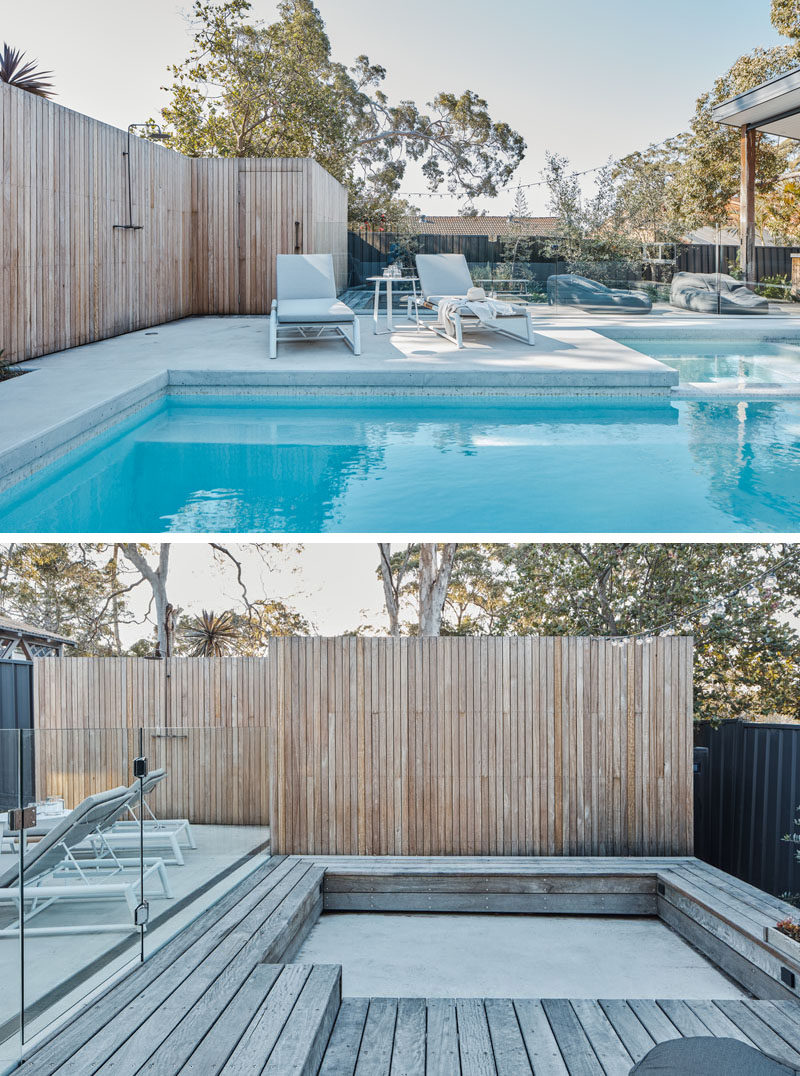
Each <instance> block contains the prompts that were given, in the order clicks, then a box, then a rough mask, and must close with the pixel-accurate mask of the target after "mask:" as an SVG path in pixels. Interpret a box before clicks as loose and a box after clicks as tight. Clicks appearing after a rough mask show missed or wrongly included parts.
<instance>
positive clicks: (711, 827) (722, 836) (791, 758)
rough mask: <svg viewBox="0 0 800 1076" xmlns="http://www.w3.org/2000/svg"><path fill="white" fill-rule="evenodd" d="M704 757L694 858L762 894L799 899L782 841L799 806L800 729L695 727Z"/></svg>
mask: <svg viewBox="0 0 800 1076" xmlns="http://www.w3.org/2000/svg"><path fill="white" fill-rule="evenodd" d="M695 744H696V746H698V747H704V748H706V749H707V750H708V758H707V764H706V766H705V768H704V772H701V773H698V774H696V777H695V838H694V843H695V854H696V855H697V856H699V858H700V859H704V860H706V861H707V862H708V863H711V864H713V865H714V866H715V867H719V868H720V869H721V870H724V871H727V872H728V873H729V874H734V875H736V877H737V878H742V879H743V880H744V881H746V882H750V884H751V885H755V886H758V888H759V889H764V890H766V891H767V892H768V893H773V894H774V895H776V896H780V895H781V894H782V893H800V863H798V862H797V859H796V857H795V854H794V850H793V848H792V846H791V845H789V844H787V843H786V842H784V841H783V840H782V838H783V837H784V836H785V835H786V834H787V833H788V832H790V830H791V829H792V823H793V820H794V819H795V818H796V817H797V814H798V811H797V808H798V805H800V725H767V724H760V723H754V722H743V721H723V722H722V723H721V724H720V725H719V726H718V727H717V728H714V727H713V726H712V725H711V724H708V723H701V724H699V725H697V726H696V728H695Z"/></svg>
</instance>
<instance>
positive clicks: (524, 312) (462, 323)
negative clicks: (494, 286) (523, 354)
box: [408, 254, 535, 348]
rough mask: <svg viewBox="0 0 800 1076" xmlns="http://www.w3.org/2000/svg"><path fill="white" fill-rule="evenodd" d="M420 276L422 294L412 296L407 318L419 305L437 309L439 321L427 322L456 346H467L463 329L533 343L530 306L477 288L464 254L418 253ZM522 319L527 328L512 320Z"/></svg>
mask: <svg viewBox="0 0 800 1076" xmlns="http://www.w3.org/2000/svg"><path fill="white" fill-rule="evenodd" d="M416 263H417V276H418V277H419V284H420V292H421V295H416V296H413V295H412V296H409V299H408V318H409V320H411V316H412V312H416V314H417V321H418V323H419V309H420V307H422V308H423V309H426V310H434V311H436V314H437V318H438V320H437V322H435V323H433V324H428V325H427V326H426V327H427V328H430V329H431V330H432V331H433V332H435V333H437V335H439V336H442V337H444V338H445V339H446V340H450V341H451V343H454V344H455V345H456V347H459V348H463V346H464V331H465V330H473V329H485V330H490V331H492V332H498V333H502V334H503V335H504V336H510V337H511V338H512V340H521V341H523V343H526V344H531V345H533V344H534V342H535V341H534V333H533V319H532V317H531V310H530V307H527V306H520V305H519V304H517V303H505V302H499V301H498V300H496V299H493V298H491V297H488V296H486V295H485V293H484V292H483V289H482V288H474V287H473V285H472V277H471V275H470V271H469V266H468V265H467V259H466V258H465V257H464V255H463V254H418V255H417V257H416ZM520 320H521V321H522V322H523V325H524V331H523V332H522V333H520V332H515V331H514V330H512V329H511V328H509V327H508V326H509V323H510V322H514V321H516V322H519V321H520Z"/></svg>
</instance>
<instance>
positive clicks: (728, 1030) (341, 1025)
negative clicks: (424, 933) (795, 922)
mask: <svg viewBox="0 0 800 1076" xmlns="http://www.w3.org/2000/svg"><path fill="white" fill-rule="evenodd" d="M791 1006H792V1003H791V1002H770V1001H707V1000H688V1001H684V1000H675V999H666V1000H661V1001H655V1000H645V999H630V1000H624V999H612V1000H608V999H603V1000H600V1001H593V1000H587V999H572V1000H567V999H553V998H544V999H531V998H515V999H509V998H483V999H482V998H466V999H465V998H458V999H454V998H427V999H423V998H397V999H391V998H373V999H369V998H345V999H344V1001H343V1002H342V1008H341V1010H340V1015H339V1019H338V1020H337V1024H336V1026H335V1027H334V1031H333V1034H332V1035H331V1038H330V1042H329V1044H328V1048H327V1050H326V1052H325V1055H324V1056H323V1061H322V1067H321V1069H320V1076H334V1074H336V1076H352V1073H354V1072H355V1073H357V1074H359V1076H362V1074H363V1076H366V1074H369V1076H375V1074H376V1073H382V1074H384V1076H389V1073H390V1072H391V1074H392V1076H400V1074H402V1076H417V1074H419V1076H445V1074H447V1076H453V1074H454V1073H460V1074H462V1076H467V1074H469V1076H475V1074H479V1076H517V1074H519V1076H525V1074H526V1073H527V1074H530V1073H535V1076H627V1074H628V1072H629V1071H630V1069H631V1067H632V1065H633V1064H634V1062H635V1061H638V1060H641V1058H642V1057H644V1056H645V1055H646V1054H647V1053H648V1052H649V1051H650V1050H651V1049H652V1048H653V1046H654V1045H655V1044H656V1043H657V1042H663V1041H665V1040H667V1039H675V1038H681V1037H687V1036H693V1035H702V1036H713V1037H723V1038H738V1039H740V1040H741V1041H742V1042H744V1043H746V1044H748V1045H750V1046H754V1045H755V1046H756V1048H758V1049H762V1050H764V1051H765V1052H767V1053H770V1054H771V1055H773V1056H775V1057H778V1058H780V1059H781V1060H783V1061H785V1062H786V1063H787V1064H791V1065H797V1064H798V1060H797V1058H798V1055H797V1052H796V1050H795V1049H794V1047H793V1045H792V1042H793V1041H794V1042H795V1043H796V1042H797V1038H796V1031H797V1028H798V1026H799V1025H798V1023H796V1022H795V1014H794V1013H793V1011H792V1009H791ZM374 1007H377V1009H376V1010H375V1013H374V1018H373V1023H372V1027H371V1030H370V1040H369V1043H370V1045H369V1050H368V1053H367V1054H365V1053H364V1051H363V1045H364V1042H362V1030H364V1031H365V1030H366V1028H365V1023H366V1022H367V1011H368V1009H369V1010H370V1011H373V1008H374ZM782 1007H786V1008H785V1009H784V1008H782ZM404 1008H405V1010H406V1013H407V1016H408V1017H409V1018H413V1024H414V1027H415V1029H416V1041H415V1049H414V1051H413V1053H411V1054H409V1053H408V1052H407V1051H408V1046H409V1042H410V1034H409V1028H410V1026H411V1025H410V1023H409V1022H408V1021H407V1020H406V1021H404V1020H403V1019H401V1015H400V1014H401V1012H402V1011H403V1009H404ZM796 1008H797V1018H798V1020H800V1005H798V1006H796ZM412 1014H413V1017H412ZM776 1014H777V1015H779V1016H781V1017H782V1020H779V1021H776V1020H775V1016H776ZM395 1017H396V1018H395ZM425 1026H427V1034H426V1033H425V1031H424V1030H423V1028H424V1027H425ZM392 1027H393V1028H394V1040H392V1038H391V1028H392ZM793 1036H794V1038H793ZM390 1059H391V1060H390ZM395 1061H396V1062H397V1063H396V1064H395ZM390 1063H391V1068H390V1067H389V1066H390Z"/></svg>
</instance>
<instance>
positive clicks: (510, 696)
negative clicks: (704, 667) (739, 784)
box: [269, 637, 692, 855]
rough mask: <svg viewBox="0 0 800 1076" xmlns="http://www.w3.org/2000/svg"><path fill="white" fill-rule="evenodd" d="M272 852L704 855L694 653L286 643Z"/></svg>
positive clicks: (280, 651) (518, 642)
mask: <svg viewBox="0 0 800 1076" xmlns="http://www.w3.org/2000/svg"><path fill="white" fill-rule="evenodd" d="M269 677H270V695H271V698H272V705H271V706H270V707H269V715H270V718H271V737H270V747H271V765H270V770H271V773H272V777H273V780H272V784H271V788H272V802H271V808H270V815H271V820H272V829H271V836H272V842H273V844H272V846H273V850H274V851H276V852H292V853H308V854H333V855H348V854H349V855H357V854H367V855H654V854H664V855H667V854H670V855H678V854H685V853H689V852H691V848H692V768H691V754H692V735H691V733H692V640H691V639H688V638H664V639H658V640H656V641H655V642H653V643H648V644H645V645H642V646H637V645H635V644H633V643H629V644H626V645H624V646H621V647H617V646H612V645H611V644H610V643H609V642H607V641H602V640H596V639H582V638H546V639H537V638H496V637H481V638H442V639H425V640H418V639H400V640H387V639H359V638H345V639H288V638H287V639H276V640H274V642H273V644H272V649H271V655H270V662H269Z"/></svg>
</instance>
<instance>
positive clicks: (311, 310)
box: [278, 298, 355, 325]
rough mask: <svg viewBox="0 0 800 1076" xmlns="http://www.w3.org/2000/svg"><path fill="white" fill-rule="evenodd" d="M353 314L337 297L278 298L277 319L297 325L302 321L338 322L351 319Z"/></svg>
mask: <svg viewBox="0 0 800 1076" xmlns="http://www.w3.org/2000/svg"><path fill="white" fill-rule="evenodd" d="M354 317H355V314H354V313H353V311H352V310H351V309H350V307H349V306H347V305H346V304H345V303H340V302H339V300H338V299H335V298H334V299H278V321H279V322H282V323H283V324H287V323H288V324H295V325H299V324H301V323H303V322H313V323H320V324H322V323H331V324H333V325H335V324H339V323H341V322H343V321H352V320H353V318H354Z"/></svg>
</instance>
